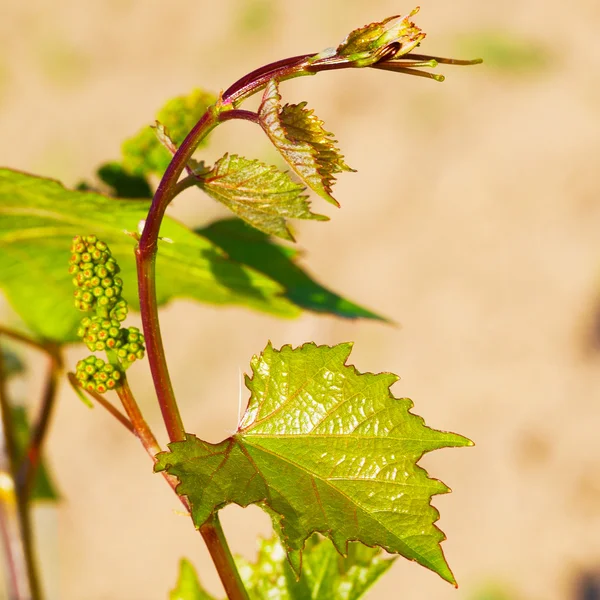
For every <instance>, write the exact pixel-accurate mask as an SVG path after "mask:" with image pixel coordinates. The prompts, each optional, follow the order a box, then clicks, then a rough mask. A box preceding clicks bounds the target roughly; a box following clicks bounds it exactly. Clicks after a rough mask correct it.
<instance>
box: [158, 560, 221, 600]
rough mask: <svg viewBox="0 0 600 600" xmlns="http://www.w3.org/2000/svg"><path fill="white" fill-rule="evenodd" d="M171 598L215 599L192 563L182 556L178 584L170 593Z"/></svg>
mask: <svg viewBox="0 0 600 600" xmlns="http://www.w3.org/2000/svg"><path fill="white" fill-rule="evenodd" d="M169 600H215V598H214V596H211V595H210V594H209V593H208V592H207V591H206V590H205V589H204V588H203V587H202V585H201V584H200V581H199V580H198V575H197V574H196V570H195V569H194V567H193V565H192V563H190V561H189V560H186V559H185V558H182V559H181V561H180V563H179V578H178V579H177V585H176V586H175V587H174V588H173V589H172V590H171V592H170V593H169Z"/></svg>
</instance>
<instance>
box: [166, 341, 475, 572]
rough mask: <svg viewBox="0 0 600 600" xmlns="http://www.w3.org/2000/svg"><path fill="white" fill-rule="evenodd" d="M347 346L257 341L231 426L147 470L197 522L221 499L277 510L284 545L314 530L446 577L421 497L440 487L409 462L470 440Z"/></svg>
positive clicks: (430, 513) (193, 440)
mask: <svg viewBox="0 0 600 600" xmlns="http://www.w3.org/2000/svg"><path fill="white" fill-rule="evenodd" d="M351 348H352V345H351V344H340V345H338V346H334V347H329V346H316V345H315V344H313V343H310V344H305V345H304V346H302V347H301V348H296V349H292V348H291V347H290V346H284V347H283V348H282V349H281V350H275V349H273V348H272V346H271V345H270V344H269V345H268V346H267V348H266V349H265V351H264V352H263V354H262V355H261V356H255V357H254V358H253V359H252V364H251V366H252V372H253V377H252V378H248V377H247V378H246V385H247V387H248V388H249V389H250V392H251V397H250V401H249V404H248V407H247V409H246V412H245V414H244V416H243V418H242V420H241V423H240V425H239V428H238V431H237V432H236V433H235V434H234V435H233V436H232V437H230V438H228V439H227V440H225V441H223V442H221V443H219V444H209V443H208V442H204V441H202V440H200V439H198V438H197V437H195V436H193V435H188V436H187V438H186V440H184V441H182V442H175V443H172V444H170V445H169V449H170V451H169V452H161V453H160V454H158V455H157V463H156V466H155V470H156V471H167V472H168V473H170V474H171V475H174V476H176V477H177V478H178V479H179V481H180V484H179V486H178V488H177V491H178V493H179V494H180V495H184V496H187V498H188V499H189V501H190V504H191V512H192V517H193V519H194V522H195V524H196V526H197V527H199V526H201V525H202V524H203V523H204V522H205V521H206V520H207V519H208V518H209V517H210V516H211V515H212V514H213V513H214V512H215V511H217V510H219V509H220V508H223V507H224V506H226V505H227V504H231V503H235V504H239V505H241V506H247V505H249V504H258V505H261V506H264V507H266V508H267V509H268V511H269V512H270V513H271V514H272V515H276V518H279V524H278V527H276V529H278V528H279V529H280V532H281V535H282V538H283V543H284V545H285V547H286V549H287V550H288V551H291V552H292V554H297V555H299V554H300V552H301V551H302V548H303V547H304V543H305V541H306V539H307V538H308V537H309V536H310V535H311V534H312V533H313V532H315V531H317V532H320V533H322V534H323V535H325V536H327V537H329V538H330V539H331V540H332V541H333V543H334V544H335V546H336V548H337V549H338V550H339V551H340V552H342V553H345V552H346V549H347V544H348V542H349V541H352V540H356V541H360V542H362V543H364V544H366V545H367V546H373V547H374V546H381V547H382V548H384V549H385V550H387V551H389V552H392V553H396V554H401V555H402V556H405V557H406V558H408V559H410V560H414V561H417V562H418V563H420V564H421V565H423V566H425V567H427V568H429V569H431V570H433V571H435V572H436V573H438V574H439V575H440V576H441V577H443V578H444V579H446V580H447V581H449V582H451V583H454V582H455V581H454V576H453V575H452V572H451V571H450V568H449V567H448V565H447V564H446V561H445V558H444V555H443V553H442V550H441V547H440V542H441V541H442V540H443V539H444V534H443V533H442V532H441V531H440V530H439V529H438V528H437V527H435V525H434V523H435V522H436V521H437V519H438V517H439V513H438V512H437V510H436V509H435V508H433V507H432V506H431V504H430V501H431V497H432V496H433V495H435V494H443V493H446V492H448V491H449V489H448V488H447V487H446V486H445V485H444V484H443V483H441V482H440V481H438V480H436V479H430V478H429V477H428V476H427V473H426V472H425V470H424V469H422V468H420V467H418V466H417V462H418V461H419V459H420V458H421V457H422V456H423V454H424V453H425V452H430V451H431V450H435V449H438V448H443V447H451V446H469V445H472V442H470V441H469V440H468V439H466V438H464V437H462V436H460V435H456V434H454V433H446V432H442V431H436V430H434V429H430V428H429V427H426V426H425V424H424V423H423V420H422V419H421V418H420V417H418V416H416V415H413V414H412V413H410V412H409V410H410V409H411V408H412V406H413V403H412V402H411V401H410V400H409V399H407V398H394V397H393V396H392V394H391V393H390V389H389V388H390V386H391V385H392V384H393V383H394V382H395V381H397V379H398V377H397V376H396V375H392V374H390V373H381V374H378V375H376V374H372V373H359V372H358V371H357V370H356V369H355V368H354V367H353V366H348V365H346V364H345V363H346V360H347V359H348V357H349V355H350V351H351Z"/></svg>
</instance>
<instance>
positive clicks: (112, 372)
mask: <svg viewBox="0 0 600 600" xmlns="http://www.w3.org/2000/svg"><path fill="white" fill-rule="evenodd" d="M75 377H76V378H77V380H78V381H79V382H81V385H82V386H83V387H84V388H85V389H86V390H89V391H94V392H98V393H100V394H104V393H105V392H107V391H108V390H112V389H115V388H116V387H118V386H119V384H120V381H121V379H122V377H123V374H122V373H121V371H120V370H119V369H117V368H116V367H115V366H114V365H111V364H110V363H106V362H104V361H103V360H102V359H101V358H96V357H95V356H88V357H87V358H85V359H84V360H80V361H79V362H78V363H77V366H76V368H75Z"/></svg>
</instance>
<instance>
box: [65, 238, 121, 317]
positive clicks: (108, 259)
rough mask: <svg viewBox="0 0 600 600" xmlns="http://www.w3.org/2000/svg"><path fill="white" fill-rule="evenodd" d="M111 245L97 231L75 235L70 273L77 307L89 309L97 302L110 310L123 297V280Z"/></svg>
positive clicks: (82, 309)
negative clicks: (94, 233) (98, 236)
mask: <svg viewBox="0 0 600 600" xmlns="http://www.w3.org/2000/svg"><path fill="white" fill-rule="evenodd" d="M119 271H120V269H119V266H118V265H117V262H116V261H115V259H114V258H113V257H112V254H111V252H110V250H109V249H108V246H107V245H106V244H105V243H104V242H102V241H100V240H98V238H97V237H96V236H95V235H88V236H85V237H82V236H79V235H78V236H75V237H74V238H73V244H72V245H71V258H70V260H69V273H70V274H71V275H72V276H73V285H74V286H75V287H76V288H77V289H76V290H75V307H76V308H78V309H79V310H81V311H89V310H91V309H92V308H94V307H95V306H97V307H99V308H104V309H106V310H107V311H110V310H111V309H112V308H113V307H115V306H116V304H117V303H118V302H119V301H120V300H121V292H122V290H123V280H122V279H121V278H120V277H117V273H119Z"/></svg>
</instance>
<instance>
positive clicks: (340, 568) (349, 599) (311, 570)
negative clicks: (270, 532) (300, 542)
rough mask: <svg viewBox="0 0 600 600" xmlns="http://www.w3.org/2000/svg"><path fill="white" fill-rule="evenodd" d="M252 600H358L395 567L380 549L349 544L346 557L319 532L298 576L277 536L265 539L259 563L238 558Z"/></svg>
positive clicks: (392, 560)
mask: <svg viewBox="0 0 600 600" xmlns="http://www.w3.org/2000/svg"><path fill="white" fill-rule="evenodd" d="M236 562H237V563H238V567H239V570H240V575H241V576H242V579H243V580H244V585H245V586H246V589H247V590H248V593H249V595H250V598H251V599H252V600H263V599H265V598H273V599H276V600H317V599H318V600H358V599H359V598H362V597H363V596H364V595H365V594H366V592H367V591H368V590H369V588H371V587H372V586H373V585H374V584H375V583H376V582H377V580H378V579H379V578H380V577H381V576H382V575H383V574H384V573H385V572H386V571H387V570H388V569H389V568H390V567H391V566H392V564H393V562H394V559H385V558H383V556H382V553H381V552H380V551H379V550H378V549H374V548H368V547H367V546H363V545H362V544H356V543H354V544H353V543H351V544H349V545H348V556H347V557H342V556H341V555H340V554H339V553H338V551H337V550H336V549H335V547H334V546H333V544H332V543H331V542H330V541H329V540H327V539H324V538H322V537H319V536H317V535H313V536H311V537H310V538H309V539H308V540H307V541H306V549H305V557H304V560H303V562H302V573H301V575H300V577H299V578H297V576H296V573H295V572H294V571H293V569H292V568H291V566H290V564H289V562H288V560H287V558H286V552H285V549H284V547H283V546H282V545H281V542H279V540H278V539H277V538H273V539H269V540H261V541H260V548H259V551H258V557H257V560H256V563H249V562H247V561H245V560H243V559H241V558H238V559H237V561H236Z"/></svg>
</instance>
